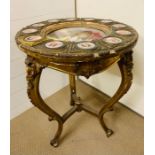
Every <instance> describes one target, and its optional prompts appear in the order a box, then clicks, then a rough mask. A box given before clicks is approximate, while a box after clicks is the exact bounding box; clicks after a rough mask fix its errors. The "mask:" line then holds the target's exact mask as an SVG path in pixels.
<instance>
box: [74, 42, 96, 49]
mask: <svg viewBox="0 0 155 155" xmlns="http://www.w3.org/2000/svg"><path fill="white" fill-rule="evenodd" d="M77 47H78V48H81V49H86V50H88V49H94V48H95V47H96V45H95V44H94V43H92V42H81V43H78V44H77Z"/></svg>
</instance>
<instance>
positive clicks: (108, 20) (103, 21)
mask: <svg viewBox="0 0 155 155" xmlns="http://www.w3.org/2000/svg"><path fill="white" fill-rule="evenodd" d="M100 22H101V23H112V22H113V21H112V20H111V19H102V20H101V21H100Z"/></svg>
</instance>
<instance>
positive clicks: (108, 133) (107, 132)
mask: <svg viewBox="0 0 155 155" xmlns="http://www.w3.org/2000/svg"><path fill="white" fill-rule="evenodd" d="M113 133H114V132H113V131H112V130H111V129H107V131H106V136H107V137H110V136H111V135H112V134H113Z"/></svg>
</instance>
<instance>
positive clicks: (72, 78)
mask: <svg viewBox="0 0 155 155" xmlns="http://www.w3.org/2000/svg"><path fill="white" fill-rule="evenodd" d="M69 83H70V96H71V100H70V105H72V106H73V105H75V102H74V99H73V96H74V95H76V82H75V76H74V75H71V74H69Z"/></svg>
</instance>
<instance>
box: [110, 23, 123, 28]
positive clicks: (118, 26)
mask: <svg viewBox="0 0 155 155" xmlns="http://www.w3.org/2000/svg"><path fill="white" fill-rule="evenodd" d="M112 26H113V27H115V28H124V27H126V25H124V24H114V25H112Z"/></svg>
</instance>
